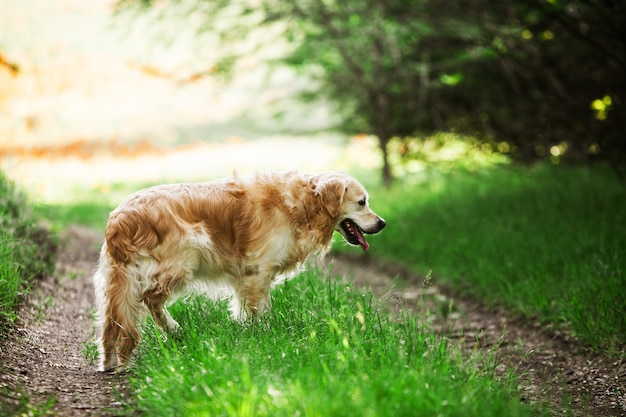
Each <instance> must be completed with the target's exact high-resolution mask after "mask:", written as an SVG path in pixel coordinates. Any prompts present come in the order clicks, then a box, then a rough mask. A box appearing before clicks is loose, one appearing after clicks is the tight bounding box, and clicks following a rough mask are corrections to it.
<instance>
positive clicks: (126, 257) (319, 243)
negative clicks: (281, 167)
mask: <svg viewBox="0 0 626 417" xmlns="http://www.w3.org/2000/svg"><path fill="white" fill-rule="evenodd" d="M384 226H385V221H384V220H383V219H382V218H381V217H380V216H378V215H377V214H376V213H374V212H373V211H372V210H371V209H370V208H369V206H368V195H367V192H366V191H365V189H364V188H363V186H362V185H361V184H360V183H359V182H358V181H357V180H356V179H354V178H353V177H351V176H349V175H347V174H345V173H342V172H326V173H321V174H307V175H300V174H297V173H295V172H289V173H268V174H258V175H255V176H251V177H245V178H244V177H239V176H237V175H235V176H234V177H232V178H225V179H221V180H216V181H213V182H206V183H190V184H173V185H160V186H156V187H152V188H148V189H145V190H142V191H139V192H137V193H135V194H132V195H131V196H129V197H128V198H127V199H126V200H125V201H124V202H122V204H120V206H119V207H118V208H116V209H115V210H114V211H113V212H111V215H110V217H109V221H108V223H107V226H106V230H105V241H104V244H103V245H102V251H101V253H100V261H99V266H98V270H97V271H96V273H95V275H94V286H95V293H96V303H97V307H98V309H97V312H98V324H99V329H100V336H99V349H100V358H101V363H100V369H101V370H106V371H112V370H116V369H117V370H122V369H124V366H125V364H126V362H127V361H128V359H129V357H130V354H131V352H132V351H133V349H134V348H135V347H136V345H137V343H138V342H139V330H138V329H139V326H140V325H141V324H142V322H143V319H144V317H145V313H146V311H149V312H150V314H151V315H152V317H153V319H154V322H155V323H156V324H157V326H159V327H160V328H161V329H166V330H168V331H170V332H173V331H175V330H176V329H177V328H178V323H176V321H174V319H173V318H172V317H171V316H170V314H169V313H168V311H167V309H166V307H165V305H166V302H168V301H170V302H171V301H172V300H174V299H175V298H176V297H178V296H179V295H181V294H183V293H184V292H186V291H192V290H194V289H197V288H198V287H206V286H207V285H208V286H209V287H213V288H221V289H227V290H228V292H229V295H231V302H230V309H231V312H232V314H233V316H234V317H235V318H237V319H240V320H243V319H245V318H247V317H254V316H256V315H258V314H260V313H262V312H264V311H267V310H268V309H269V308H270V288H271V287H272V286H274V285H276V284H278V283H280V282H282V281H284V280H285V279H287V278H289V277H291V276H293V275H295V273H296V272H297V271H298V268H299V267H300V266H301V265H302V264H303V262H304V261H305V260H306V259H307V257H308V256H309V255H311V254H320V255H323V254H324V253H325V252H326V251H327V250H328V248H329V246H330V243H331V238H332V234H333V231H335V230H336V231H338V232H339V233H341V234H342V235H343V237H344V238H345V240H346V241H347V242H348V243H350V244H352V245H360V246H361V247H362V248H363V249H364V250H367V249H368V248H369V244H368V243H367V241H366V240H365V238H364V237H363V234H364V233H366V234H372V233H377V232H379V231H380V230H381V229H382V228H383V227H384Z"/></svg>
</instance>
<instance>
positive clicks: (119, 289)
mask: <svg viewBox="0 0 626 417" xmlns="http://www.w3.org/2000/svg"><path fill="white" fill-rule="evenodd" d="M107 269H108V273H109V277H108V283H107V286H106V291H105V294H104V301H103V305H102V306H101V317H100V320H101V325H102V333H101V335H100V346H101V353H102V364H101V369H102V370H104V371H114V370H118V371H121V370H123V369H124V365H125V364H126V362H128V360H129V358H130V355H131V353H132V351H133V350H134V349H135V347H136V346H137V343H139V337H140V336H139V330H138V329H137V326H138V323H140V321H141V319H142V317H143V315H144V311H145V309H144V308H143V306H142V305H141V302H140V300H139V299H138V297H136V295H135V293H134V291H133V289H132V286H130V285H129V283H128V277H127V276H126V267H125V266H123V265H113V266H111V267H110V268H107Z"/></svg>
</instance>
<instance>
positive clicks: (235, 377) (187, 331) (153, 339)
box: [129, 272, 537, 416]
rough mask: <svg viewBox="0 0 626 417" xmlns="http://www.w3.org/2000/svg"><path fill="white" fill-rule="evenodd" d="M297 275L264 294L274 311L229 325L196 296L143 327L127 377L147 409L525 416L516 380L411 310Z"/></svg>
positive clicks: (219, 310)
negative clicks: (163, 324) (159, 322)
mask: <svg viewBox="0 0 626 417" xmlns="http://www.w3.org/2000/svg"><path fill="white" fill-rule="evenodd" d="M320 278H322V275H321V274H320V273H319V272H308V273H305V274H303V275H301V276H299V277H298V278H296V279H295V280H294V281H291V282H288V283H286V285H283V286H280V287H278V288H276V289H275V290H274V291H273V312H272V313H271V314H269V315H266V316H264V317H262V318H261V319H260V320H257V321H255V322H253V323H250V322H248V323H237V322H235V321H232V320H231V319H230V317H229V315H228V312H227V308H226V305H225V304H224V303H217V304H216V303H213V302H210V301H208V300H205V299H203V298H194V299H192V300H188V301H187V303H185V304H182V303H178V304H176V305H174V306H173V308H172V315H173V316H174V318H176V319H177V320H178V321H179V323H180V324H181V326H182V327H181V329H180V331H179V333H178V334H176V336H170V337H168V338H167V340H166V341H164V340H163V337H162V335H161V334H160V332H159V331H158V330H156V329H155V328H154V327H152V326H150V327H149V328H148V329H147V331H146V332H145V336H146V337H145V339H144V340H143V341H142V344H140V349H139V355H138V358H137V361H136V363H135V365H134V366H133V367H131V369H130V372H131V376H130V377H129V382H130V385H131V392H133V394H134V401H135V402H136V403H133V404H129V405H130V406H131V407H132V408H133V409H134V408H135V407H136V408H137V409H138V410H139V411H140V412H143V413H145V414H149V415H151V416H152V415H153V416H161V415H162V416H171V415H185V416H215V415H219V416H283V415H284V416H293V415H308V416H343V415H365V416H405V415H440V416H484V415H502V416H529V415H537V414H535V413H536V412H537V410H533V408H531V407H528V406H525V405H523V404H522V403H520V402H519V400H518V399H517V397H516V393H515V388H514V387H515V381H516V380H515V379H514V378H513V379H511V380H509V381H502V382H497V381H495V380H494V379H492V377H491V375H490V369H491V366H492V365H493V364H490V363H487V362H484V361H483V360H482V359H481V358H474V359H468V358H465V357H462V356H460V354H459V353H458V352H457V351H456V349H455V348H453V347H451V346H450V345H449V344H448V342H447V340H446V339H445V338H444V339H438V338H436V337H435V336H434V335H433V334H432V333H430V332H429V331H427V330H424V329H422V328H421V326H420V324H419V323H418V321H417V320H416V318H415V317H412V316H410V315H408V314H402V315H400V316H389V315H386V314H384V313H382V312H381V310H380V309H379V308H378V307H377V305H376V303H375V302H373V301H372V297H371V295H369V294H361V293H360V292H358V291H356V290H355V289H353V288H351V287H344V286H340V285H338V284H337V283H336V282H335V280H334V279H330V277H325V279H320Z"/></svg>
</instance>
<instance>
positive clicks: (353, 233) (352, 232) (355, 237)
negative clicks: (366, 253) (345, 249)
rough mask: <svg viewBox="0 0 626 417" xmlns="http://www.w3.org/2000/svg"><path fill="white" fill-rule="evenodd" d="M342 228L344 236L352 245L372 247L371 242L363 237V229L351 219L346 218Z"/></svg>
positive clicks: (365, 248) (365, 247) (364, 247)
mask: <svg viewBox="0 0 626 417" xmlns="http://www.w3.org/2000/svg"><path fill="white" fill-rule="evenodd" d="M341 230H342V235H343V237H344V238H345V239H346V240H347V241H348V243H350V244H351V245H355V246H359V245H360V246H361V247H362V248H363V250H368V249H369V248H370V245H369V243H367V241H366V240H365V238H364V237H363V231H362V230H361V228H360V227H359V226H357V224H356V223H354V222H353V221H352V220H350V219H345V220H344V221H342V222H341Z"/></svg>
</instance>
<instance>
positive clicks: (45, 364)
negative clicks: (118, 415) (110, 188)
mask: <svg viewBox="0 0 626 417" xmlns="http://www.w3.org/2000/svg"><path fill="white" fill-rule="evenodd" d="M101 241H102V235H101V234H100V233H98V232H95V231H93V230H91V229H87V228H83V227H71V228H69V229H68V230H67V231H66V232H65V233H63V234H62V235H61V236H60V239H59V243H60V248H59V252H58V256H57V265H56V271H55V273H54V274H53V275H52V276H48V277H44V278H43V279H42V280H41V281H40V282H37V283H36V284H35V285H38V287H37V288H34V289H33V291H32V292H31V294H29V295H28V296H27V297H26V300H25V301H24V303H23V304H22V306H21V307H20V310H19V317H18V321H17V323H16V325H15V327H14V328H13V329H12V330H11V331H10V333H9V335H8V336H7V338H6V339H4V340H1V341H0V353H1V358H2V361H1V362H0V370H1V372H0V400H1V401H2V405H1V406H0V414H3V413H7V414H9V415H13V414H18V415H22V414H23V415H30V414H29V413H28V411H29V410H30V411H32V410H35V411H37V412H39V413H40V414H42V415H59V416H81V417H83V416H107V415H114V414H115V412H116V411H118V412H119V409H120V406H121V404H120V398H121V396H123V395H125V390H126V384H125V378H124V377H123V376H119V375H110V374H102V373H98V372H96V366H95V365H94V364H89V363H88V362H87V360H86V358H85V355H84V354H83V350H84V349H85V344H86V343H87V344H88V343H89V342H91V341H92V340H93V334H94V333H93V320H92V318H91V312H92V311H93V305H94V304H93V302H94V300H93V286H92V283H91V277H92V272H93V268H94V266H95V264H96V261H97V254H98V247H99V245H100V244H101ZM40 414H36V415H40Z"/></svg>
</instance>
